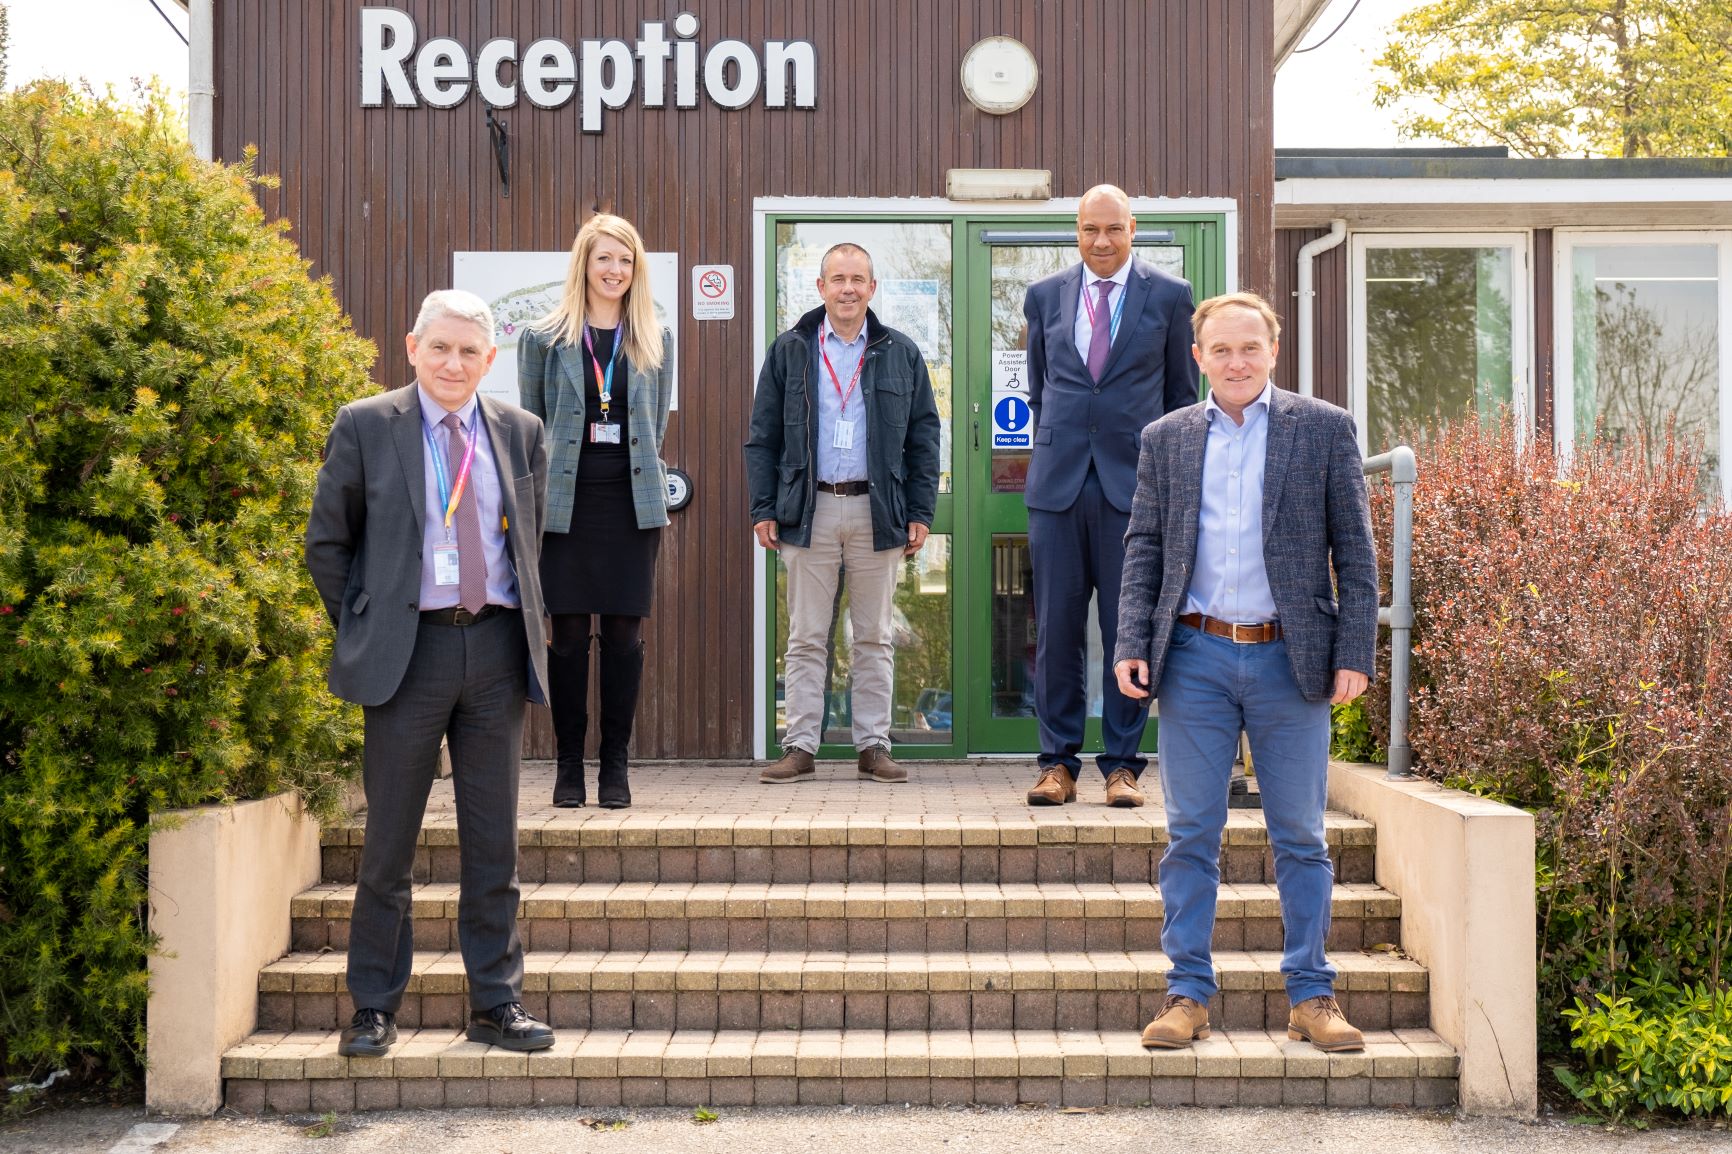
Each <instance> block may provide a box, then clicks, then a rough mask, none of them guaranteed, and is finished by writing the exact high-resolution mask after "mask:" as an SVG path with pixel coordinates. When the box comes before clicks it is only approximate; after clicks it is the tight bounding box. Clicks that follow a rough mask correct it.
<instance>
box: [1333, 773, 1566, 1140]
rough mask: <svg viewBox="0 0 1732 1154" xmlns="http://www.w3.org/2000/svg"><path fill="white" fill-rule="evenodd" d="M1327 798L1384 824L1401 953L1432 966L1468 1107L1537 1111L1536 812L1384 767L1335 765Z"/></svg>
mask: <svg viewBox="0 0 1732 1154" xmlns="http://www.w3.org/2000/svg"><path fill="white" fill-rule="evenodd" d="M1329 805H1330V807H1331V808H1333V809H1338V810H1343V811H1345V812H1347V813H1351V814H1354V815H1356V816H1358V817H1362V818H1364V819H1365V820H1367V821H1369V822H1371V823H1373V824H1374V825H1376V826H1377V865H1376V870H1377V882H1378V884H1379V885H1381V886H1383V887H1384V888H1385V889H1388V890H1391V891H1393V892H1395V893H1396V894H1399V895H1400V897H1401V948H1402V949H1403V950H1405V951H1406V952H1407V953H1409V954H1411V955H1412V956H1413V957H1414V958H1415V959H1416V960H1418V961H1419V962H1421V963H1422V964H1423V965H1424V966H1425V967H1426V968H1427V969H1428V970H1430V971H1431V1027H1432V1029H1433V1030H1436V1031H1437V1033H1438V1034H1439V1035H1440V1036H1441V1037H1442V1038H1443V1040H1444V1041H1446V1042H1448V1043H1449V1044H1450V1045H1452V1046H1454V1047H1455V1049H1456V1052H1457V1053H1458V1054H1460V1056H1461V1083H1460V1095H1461V1098H1460V1101H1461V1108H1462V1110H1463V1111H1464V1112H1466V1113H1469V1114H1501V1115H1518V1116H1528V1115H1532V1114H1533V1113H1534V1112H1535V1111H1536V1110H1537V1109H1538V1106H1539V1097H1538V1095H1539V1023H1538V1018H1537V1016H1536V1015H1537V1013H1538V1003H1537V996H1536V993H1535V989H1536V977H1535V974H1536V966H1537V961H1536V959H1537V957H1538V954H1537V953H1536V949H1537V943H1536V940H1535V933H1536V931H1535V922H1534V917H1535V908H1534V822H1533V815H1531V814H1529V813H1527V812H1525V811H1523V810H1519V809H1515V808H1513V807H1511V806H1507V805H1502V804H1500V803H1498V802H1494V801H1487V800H1486V799H1485V798H1481V797H1475V796H1474V795H1472V794H1470V793H1463V792H1461V791H1460V790H1454V789H1443V788H1441V787H1440V786H1438V785H1437V784H1436V783H1434V782H1429V781H1389V780H1388V779H1387V778H1385V777H1384V769H1383V767H1382V766H1373V765H1347V764H1344V763H1341V762H1333V763H1331V764H1330V766H1329Z"/></svg>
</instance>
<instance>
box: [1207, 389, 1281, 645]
mask: <svg viewBox="0 0 1732 1154" xmlns="http://www.w3.org/2000/svg"><path fill="white" fill-rule="evenodd" d="M1274 388H1275V386H1274V385H1273V384H1266V385H1264V386H1263V391H1262V393H1260V394H1259V395H1258V397H1257V399H1256V400H1255V401H1252V402H1251V403H1250V405H1248V406H1246V408H1245V423H1244V424H1243V425H1236V424H1234V423H1233V418H1232V417H1229V416H1228V415H1227V414H1226V412H1225V411H1223V410H1222V408H1221V406H1219V405H1217V404H1216V403H1215V398H1214V397H1213V396H1211V397H1210V398H1209V399H1208V400H1207V401H1205V402H1203V405H1204V408H1205V410H1206V411H1207V412H1208V415H1209V435H1208V439H1207V441H1206V442H1205V443H1204V447H1203V507H1202V512H1201V513H1200V514H1199V515H1198V517H1197V567H1196V572H1195V573H1193V574H1192V576H1191V588H1190V592H1189V594H1188V595H1187V596H1186V598H1185V612H1186V613H1201V614H1203V615H1205V616H1207V617H1214V618H1217V619H1218V620H1221V621H1235V622H1238V623H1240V624H1247V625H1248V624H1253V623H1255V622H1259V621H1274V620H1275V619H1276V613H1275V595H1274V594H1273V593H1271V592H1270V591H1269V573H1268V570H1266V569H1265V568H1264V567H1263V462H1264V458H1265V457H1266V456H1267V454H1268V448H1269V402H1270V398H1271V397H1272V396H1273V390H1274Z"/></svg>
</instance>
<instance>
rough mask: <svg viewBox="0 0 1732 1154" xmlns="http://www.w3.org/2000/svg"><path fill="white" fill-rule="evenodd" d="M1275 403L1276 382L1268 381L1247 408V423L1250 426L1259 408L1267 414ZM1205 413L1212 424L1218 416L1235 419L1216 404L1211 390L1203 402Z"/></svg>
mask: <svg viewBox="0 0 1732 1154" xmlns="http://www.w3.org/2000/svg"><path fill="white" fill-rule="evenodd" d="M1274 403H1275V382H1274V381H1268V382H1266V383H1265V384H1264V385H1263V391H1262V392H1260V393H1258V394H1257V399H1256V400H1254V401H1252V402H1251V403H1250V404H1248V405H1246V406H1245V421H1246V423H1247V424H1248V423H1249V422H1250V420H1251V418H1252V417H1253V416H1255V415H1257V410H1258V409H1259V408H1261V409H1262V411H1263V412H1265V413H1267V412H1268V411H1269V406H1270V405H1272V404H1274ZM1203 411H1204V412H1205V413H1206V414H1207V415H1208V417H1209V421H1210V423H1211V424H1212V423H1213V422H1214V420H1215V417H1216V415H1217V414H1218V415H1220V416H1221V417H1224V418H1226V419H1227V420H1229V421H1231V420H1232V419H1233V418H1232V417H1229V416H1227V410H1226V409H1223V408H1222V407H1221V406H1220V405H1217V404H1216V403H1215V394H1214V391H1213V390H1210V392H1209V395H1208V397H1207V398H1206V399H1205V400H1204V401H1203ZM1241 427H1243V426H1241Z"/></svg>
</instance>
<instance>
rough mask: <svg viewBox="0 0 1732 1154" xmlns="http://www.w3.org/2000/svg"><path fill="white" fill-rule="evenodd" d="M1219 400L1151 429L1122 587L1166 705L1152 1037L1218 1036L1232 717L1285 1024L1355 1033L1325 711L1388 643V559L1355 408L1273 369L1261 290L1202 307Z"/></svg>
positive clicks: (1143, 656) (1203, 342)
mask: <svg viewBox="0 0 1732 1154" xmlns="http://www.w3.org/2000/svg"><path fill="white" fill-rule="evenodd" d="M1194 319H1195V323H1196V329H1197V362H1198V364H1199V365H1201V366H1202V368H1203V371H1204V372H1205V373H1207V374H1208V377H1209V387H1210V391H1209V399H1208V401H1207V402H1206V403H1204V404H1202V405H1196V406H1193V407H1192V408H1189V409H1186V410H1184V411H1183V412H1179V413H1175V414H1173V415H1171V416H1168V417H1164V418H1162V419H1161V420H1159V421H1157V422H1155V423H1154V424H1153V425H1150V426H1149V427H1148V428H1147V429H1145V430H1143V435H1142V454H1141V458H1140V460H1139V461H1138V464H1137V491H1136V500H1135V502H1134V503H1133V505H1132V507H1131V527H1130V532H1129V534H1128V535H1127V536H1126V538H1125V565H1124V588H1123V589H1122V590H1121V591H1120V594H1119V629H1118V652H1117V654H1116V656H1117V662H1116V664H1115V666H1114V669H1115V673H1116V675H1117V679H1118V684H1119V688H1120V690H1121V691H1122V692H1124V693H1125V694H1127V695H1129V696H1131V697H1143V698H1146V697H1147V696H1148V695H1149V693H1150V691H1151V689H1152V690H1153V691H1154V692H1155V693H1156V694H1157V700H1158V701H1159V702H1160V706H1161V734H1160V774H1161V800H1162V802H1163V803H1164V804H1165V806H1166V809H1167V830H1168V834H1169V838H1170V840H1169V842H1168V844H1167V850H1166V853H1165V854H1163V855H1162V857H1161V870H1160V877H1161V900H1162V903H1163V906H1164V909H1165V918H1164V920H1163V923H1162V927H1161V949H1162V952H1164V953H1165V954H1166V955H1167V956H1168V957H1169V958H1170V959H1171V960H1172V969H1171V971H1170V972H1169V973H1168V974H1167V997H1166V1000H1165V1001H1164V1002H1163V1003H1162V1006H1161V1012H1160V1014H1159V1015H1157V1016H1156V1018H1155V1020H1154V1021H1152V1022H1150V1023H1149V1026H1148V1028H1147V1029H1146V1030H1144V1031H1143V1045H1144V1046H1148V1047H1151V1048H1179V1047H1184V1046H1189V1045H1190V1044H1191V1041H1192V1039H1194V1038H1206V1037H1208V1035H1209V1001H1210V999H1212V998H1213V997H1214V995H1215V992H1216V985H1215V967H1214V961H1213V958H1212V956H1211V954H1210V939H1211V937H1212V935H1213V932H1214V928H1215V896H1216V891H1217V888H1218V887H1219V885H1220V881H1221V870H1220V855H1221V830H1222V827H1223V826H1224V825H1225V824H1226V821H1227V793H1228V788H1229V787H1228V781H1229V778H1230V776H1231V774H1232V770H1233V755H1234V752H1235V751H1236V750H1237V748H1238V745H1239V732H1240V730H1241V729H1243V730H1244V732H1245V733H1246V734H1247V735H1248V736H1249V737H1250V739H1251V754H1252V757H1253V758H1254V759H1255V763H1256V766H1257V784H1258V787H1259V788H1260V789H1261V790H1262V792H1263V815H1264V818H1265V822H1266V824H1267V825H1268V827H1269V842H1270V845H1271V846H1272V847H1273V848H1274V851H1275V884H1276V887H1277V888H1278V889H1279V890H1280V891H1281V921H1282V923H1283V924H1284V926H1285V929H1286V934H1285V948H1284V951H1283V953H1282V956H1281V973H1282V975H1283V976H1284V977H1285V978H1286V985H1287V998H1288V1001H1289V1002H1290V1003H1291V1005H1292V1015H1291V1017H1290V1018H1289V1019H1288V1026H1287V1032H1288V1036H1289V1037H1290V1038H1293V1039H1296V1040H1298V1039H1303V1040H1306V1041H1309V1042H1311V1043H1312V1044H1313V1045H1315V1046H1316V1047H1318V1048H1319V1049H1322V1050H1329V1051H1334V1050H1358V1049H1362V1048H1363V1047H1364V1044H1365V1042H1364V1038H1363V1036H1362V1035H1361V1034H1360V1032H1359V1031H1358V1030H1356V1029H1354V1028H1353V1026H1352V1025H1351V1024H1350V1023H1349V1022H1348V1021H1347V1018H1346V1016H1345V1015H1344V1014H1342V1012H1341V1007H1340V1006H1339V1005H1338V1004H1337V1003H1336V1001H1335V987H1334V982H1335V968H1334V967H1333V966H1331V965H1330V964H1329V960H1328V958H1327V957H1326V956H1325V955H1324V951H1323V947H1324V943H1325V942H1326V941H1327V940H1328V937H1329V909H1330V899H1331V896H1332V888H1333V886H1334V870H1333V868H1332V867H1331V865H1330V862H1329V847H1328V845H1327V844H1326V842H1325V841H1324V836H1323V806H1324V802H1325V794H1326V790H1327V786H1328V776H1329V720H1330V718H1329V707H1330V704H1331V703H1332V702H1333V703H1340V702H1347V701H1352V700H1353V699H1354V698H1355V697H1357V696H1359V694H1361V693H1363V692H1364V691H1365V686H1366V682H1367V680H1368V679H1369V677H1370V675H1371V672H1372V670H1373V668H1374V667H1373V664H1372V661H1373V657H1374V654H1375V647H1376V642H1377V555H1376V552H1375V550H1374V549H1373V548H1372V543H1371V512H1370V508H1369V506H1368V504H1367V502H1366V497H1365V475H1364V469H1363V463H1362V462H1361V460H1360V456H1359V439H1358V437H1357V435H1356V434H1355V433H1354V429H1353V418H1352V417H1350V416H1348V414H1347V413H1346V412H1345V411H1343V410H1341V409H1338V408H1336V407H1335V406H1334V405H1330V404H1326V403H1324V402H1322V401H1319V400H1315V399H1313V398H1311V397H1300V396H1295V395H1294V394H1292V393H1289V392H1285V391H1283V390H1281V389H1277V388H1276V387H1275V386H1274V385H1273V384H1271V383H1270V379H1269V378H1270V375H1271V373H1272V372H1273V371H1274V368H1275V356H1276V353H1277V351H1278V349H1279V345H1278V340H1279V337H1280V333H1281V329H1280V323H1279V321H1278V320H1277V319H1276V317H1275V311H1274V310H1273V309H1271V308H1270V307H1269V305H1268V303H1267V302H1266V301H1264V300H1263V299H1262V298H1261V297H1258V296H1254V295H1253V294H1251V293H1233V294H1230V295H1227V296H1221V297H1215V298H1214V299H1212V300H1207V301H1204V302H1203V303H1202V305H1200V306H1199V307H1198V309H1197V313H1196V317H1195V318H1194Z"/></svg>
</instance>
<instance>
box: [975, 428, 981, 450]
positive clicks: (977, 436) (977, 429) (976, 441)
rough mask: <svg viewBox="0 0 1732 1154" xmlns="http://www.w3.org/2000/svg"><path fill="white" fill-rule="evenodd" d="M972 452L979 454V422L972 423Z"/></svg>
mask: <svg viewBox="0 0 1732 1154" xmlns="http://www.w3.org/2000/svg"><path fill="white" fill-rule="evenodd" d="M974 451H975V452H977V453H978V452H980V422H979V421H976V422H974Z"/></svg>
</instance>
